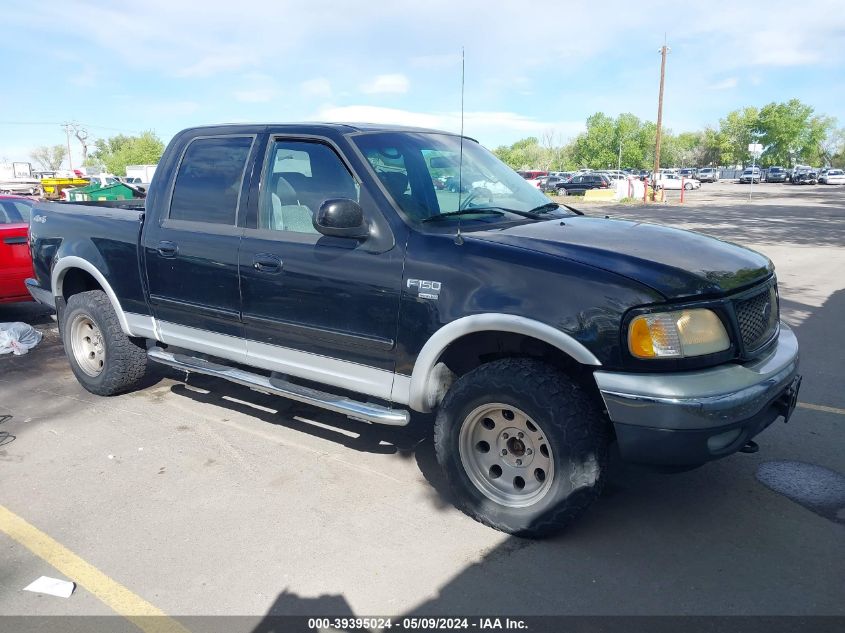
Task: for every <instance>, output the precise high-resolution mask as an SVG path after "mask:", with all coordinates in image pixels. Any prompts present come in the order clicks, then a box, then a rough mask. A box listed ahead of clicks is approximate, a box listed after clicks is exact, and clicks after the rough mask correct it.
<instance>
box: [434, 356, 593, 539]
mask: <svg viewBox="0 0 845 633" xmlns="http://www.w3.org/2000/svg"><path fill="white" fill-rule="evenodd" d="M492 402H495V403H503V404H509V405H512V406H513V407H515V408H517V409H520V410H521V411H523V412H525V413H526V414H527V415H528V416H530V417H531V419H533V420H535V421H536V423H537V425H538V426H539V427H540V428H541V429H543V430H544V433H545V434H546V437H547V440H548V442H549V444H550V446H551V450H552V453H553V455H554V459H555V460H556V464H559V466H556V467H555V471H554V476H553V478H552V483H551V486H550V487H549V489H548V491H547V492H546V494H545V495H544V496H542V498H540V499H538V500H537V501H536V502H534V503H533V505H529V506H527V507H521V508H513V507H509V506H507V505H502V504H500V503H497V502H496V501H494V500H492V499H491V498H489V497H488V496H487V495H485V494H484V493H482V492H481V490H480V489H479V488H478V487H477V486H476V485H475V484H474V483H473V482H472V481H471V479H470V477H469V476H468V475H467V472H466V469H465V468H464V466H463V463H462V460H461V455H460V434H461V427H462V425H463V424H464V423H466V422H467V416H468V415H469V414H470V413H471V412H473V411H474V410H477V408H478V407H479V406H482V405H484V404H487V403H492ZM608 444H609V422H608V421H607V420H606V418H605V417H604V416H603V414H602V411H601V408H600V406H599V404H598V403H597V402H596V401H595V400H594V399H593V398H592V397H591V396H590V395H589V394H588V393H587V392H586V391H585V389H583V388H582V387H581V386H579V384H578V383H577V382H576V381H575V380H573V379H572V378H570V377H569V376H567V375H566V374H564V373H563V372H561V371H559V370H557V369H556V368H554V367H552V366H550V365H548V364H546V363H543V362H540V361H537V360H532V359H520V358H511V359H502V360H497V361H493V362H490V363H486V364H484V365H481V366H480V367H478V368H476V369H474V370H472V371H470V372H469V373H467V374H465V375H464V376H462V377H461V378H459V379H458V380H457V381H456V382H455V383H454V384H453V385H452V387H451V388H450V390H449V392H448V393H447V394H446V397H445V398H444V400H443V402H442V405H441V407H440V409H439V411H438V414H437V419H436V421H435V425H434V447H435V452H436V454H437V460H438V462H439V463H440V466H441V468H442V469H443V471H444V474H445V477H446V480H447V482H448V483H449V486H450V488H451V491H452V493H453V496H454V502H455V505H456V506H457V507H458V508H459V509H460V510H462V511H463V512H464V513H466V514H467V515H469V516H470V517H472V518H473V519H475V520H477V521H479V522H481V523H484V524H486V525H488V526H490V527H492V528H495V529H497V530H501V531H502V532H507V533H508V534H514V535H517V536H522V537H528V538H539V537H543V536H548V535H551V534H554V533H556V532H559V531H560V530H561V529H563V528H564V527H565V526H566V525H568V524H569V523H571V522H572V521H573V520H575V519H576V518H577V517H579V516H580V515H581V514H582V513H583V512H584V511H585V510H587V508H588V507H589V506H590V505H591V504H592V503H593V502H594V501H595V500H596V499H597V498H598V496H599V495H600V493H601V488H602V484H603V476H604V474H605V472H606V470H607V460H608Z"/></svg>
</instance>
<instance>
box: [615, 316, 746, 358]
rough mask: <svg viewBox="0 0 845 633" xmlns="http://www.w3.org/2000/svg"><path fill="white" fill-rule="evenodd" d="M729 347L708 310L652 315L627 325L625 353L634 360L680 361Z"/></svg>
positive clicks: (724, 333)
mask: <svg viewBox="0 0 845 633" xmlns="http://www.w3.org/2000/svg"><path fill="white" fill-rule="evenodd" d="M730 346H731V341H730V339H729V338H728V333H727V332H726V331H725V326H724V325H723V324H722V321H721V319H719V317H718V316H716V313H715V312H713V311H712V310H704V309H696V310H678V311H676V312H655V313H653V314H642V315H640V316H638V317H635V318H634V319H633V320H632V321H631V323H630V324H629V325H628V349H629V350H630V351H631V354H633V355H634V356H635V357H636V358H684V357H687V356H702V355H703V354H714V353H716V352H722V351H724V350H726V349H728V348H729V347H730Z"/></svg>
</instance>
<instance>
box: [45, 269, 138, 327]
mask: <svg viewBox="0 0 845 633" xmlns="http://www.w3.org/2000/svg"><path fill="white" fill-rule="evenodd" d="M73 268H81V269H82V270H84V271H85V272H86V273H90V275H91V276H92V277H93V278H94V279H96V280H97V283H99V284H100V287H101V288H102V289H103V291H104V292H105V293H106V296H107V297H108V298H109V302H110V303H111V305H112V308H114V312H115V314H116V315H117V320H118V322H119V323H120V329H121V330H123V332H124V334H126V335H127V336H133V334H132V331H131V329H130V328H129V322H128V321H127V319H126V313H125V312H124V311H123V308H122V307H121V306H120V301H118V299H117V295H116V294H115V292H114V290H113V289H112V287H111V284H109V282H108V281H106V278H105V276H104V275H103V273H101V272H100V271H99V270H98V269H97V267H96V266H94V264H92V263H91V262H89V261H88V260H87V259H82V258H81V257H77V256H76V255H67V256H65V257H62V258H61V259H59V261H58V262H56V265H55V266H53V273H52V276H51V285H52V286H53V296H55V297H61V296H62V284H63V283H64V278H65V275H66V274H67V272H68V271H69V270H71V269H73Z"/></svg>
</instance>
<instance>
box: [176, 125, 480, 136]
mask: <svg viewBox="0 0 845 633" xmlns="http://www.w3.org/2000/svg"><path fill="white" fill-rule="evenodd" d="M220 128H230V129H239V130H256V129H263V128H274V129H290V130H292V131H293V130H302V129H304V128H308V129H312V130H313V129H315V128H316V129H320V128H322V129H326V130H332V131H335V132H340V133H341V134H355V133H360V132H416V133H427V134H447V135H449V136H460V134H457V133H455V132H447V131H445V130H436V129H433V128H423V127H413V126H410V125H391V124H385V123H331V122H317V121H302V122H299V123H290V122H288V123H276V122H260V123H216V124H212V125H198V126H193V127H190V128H186V129H184V130H182V132H194V133H196V132H203V131H208V130H219V129H220ZM465 138H469V137H465Z"/></svg>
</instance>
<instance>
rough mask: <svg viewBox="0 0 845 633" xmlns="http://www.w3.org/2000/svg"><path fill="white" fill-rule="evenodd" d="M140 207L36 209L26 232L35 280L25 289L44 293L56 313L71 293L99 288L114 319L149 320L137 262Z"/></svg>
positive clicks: (60, 205) (56, 206)
mask: <svg viewBox="0 0 845 633" xmlns="http://www.w3.org/2000/svg"><path fill="white" fill-rule="evenodd" d="M142 204H143V203H142V202H140V203H139V202H135V203H130V204H127V203H124V204H123V205H122V206H123V207H124V208H121V207H117V206H111V205H109V206H106V205H102V204H67V203H58V202H46V203H42V204H39V205H36V206H35V207H34V208H33V210H32V221H31V229H30V249H31V252H32V259H33V267H34V272H35V280H34V281H30V282H29V283H28V285H29V286H30V287H31V288H32V287H33V286H35V290H36V292H37V291H38V289H40V290H44V291H49V293H50V295H51V296H52V297H53V299H55V300H57V301H55V304H56V308H57V309H61V306H62V303H63V299H66V298H67V296H69V295H71V294H73V293H74V292H79V291H80V290H93V289H97V288H102V289H103V290H105V291H106V294H108V295H109V298H110V299H111V301H112V303H113V304H114V303H115V302H117V304H118V305H115V306H114V307H115V310H116V311H117V312H118V315H121V312H123V313H135V314H139V315H149V314H150V311H149V308H148V304H147V300H146V296H145V293H144V282H143V276H142V274H141V268H140V258H139V242H140V236H141V228H142V226H143V219H144V212H143V206H142ZM126 207H129V208H126ZM106 286H107V287H106ZM34 294H36V293H34ZM39 294H41V295H42V296H43V295H44V293H39Z"/></svg>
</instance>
